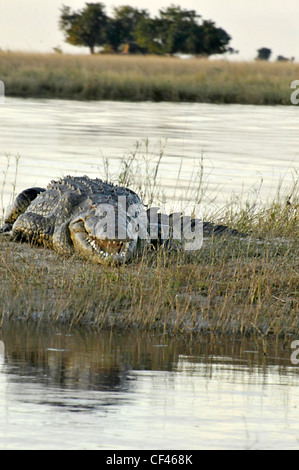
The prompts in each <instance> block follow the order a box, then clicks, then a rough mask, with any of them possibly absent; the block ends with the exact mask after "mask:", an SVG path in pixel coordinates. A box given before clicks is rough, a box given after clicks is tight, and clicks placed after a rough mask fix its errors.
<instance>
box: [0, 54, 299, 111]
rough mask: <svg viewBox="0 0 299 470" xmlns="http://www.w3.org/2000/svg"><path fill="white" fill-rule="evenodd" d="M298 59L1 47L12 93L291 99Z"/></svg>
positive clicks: (1, 74)
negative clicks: (251, 59)
mask: <svg viewBox="0 0 299 470" xmlns="http://www.w3.org/2000/svg"><path fill="white" fill-rule="evenodd" d="M298 76H299V65H298V64H295V63H267V62H229V61H227V60H218V61H214V60H213V61H212V60H207V59H191V60H181V59H178V58H173V57H157V56H135V57H132V56H119V55H112V56H107V55H95V56H86V55H58V54H57V55H55V54H37V53H36V54H33V53H31V54H29V53H21V52H20V53H17V52H0V79H1V80H2V81H3V82H4V83H5V87H6V95H7V96H20V97H37V98H38V97H39V98H40V97H45V98H65V99H83V100H86V99H94V100H101V99H105V100H128V101H144V100H151V101H191V102H211V103H244V104H290V95H291V91H292V90H291V89H290V84H291V82H292V81H293V80H295V79H297V78H298Z"/></svg>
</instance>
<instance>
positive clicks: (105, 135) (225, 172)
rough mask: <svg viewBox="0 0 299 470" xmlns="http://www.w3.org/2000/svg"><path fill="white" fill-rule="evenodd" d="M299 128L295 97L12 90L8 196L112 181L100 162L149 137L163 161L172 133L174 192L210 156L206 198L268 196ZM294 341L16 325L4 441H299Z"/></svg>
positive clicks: (285, 170) (14, 444)
mask: <svg viewBox="0 0 299 470" xmlns="http://www.w3.org/2000/svg"><path fill="white" fill-rule="evenodd" d="M298 129H299V114H298V109H297V108H296V107H295V106H290V107H270V106H269V107H263V106H238V105H225V106H218V105H211V104H188V103H181V104H174V103H117V102H74V101H59V100H32V99H28V100H21V99H11V98H10V99H9V98H7V99H6V102H5V104H4V105H1V106H0V174H1V178H2V183H1V180H0V195H1V201H0V202H1V205H2V206H6V204H7V203H8V202H9V199H10V197H11V194H12V191H13V189H15V190H16V192H17V191H20V190H22V189H24V188H25V187H29V186H34V185H38V186H44V185H46V184H47V183H48V182H49V181H50V180H51V179H53V178H57V177H59V176H62V175H65V174H74V175H79V174H87V175H89V176H91V177H92V176H99V175H100V176H103V173H104V171H103V157H104V158H106V159H108V160H109V165H110V170H111V171H113V172H116V171H117V168H118V166H119V160H120V159H121V158H122V157H123V156H124V155H126V156H129V155H130V152H131V151H133V150H134V147H135V143H136V142H137V141H139V142H141V149H140V152H139V153H138V158H140V160H141V161H142V160H143V154H144V153H146V144H145V142H144V139H148V140H149V146H148V155H149V156H150V158H153V159H155V158H157V156H158V155H159V152H160V150H161V145H162V146H163V145H164V143H165V141H166V140H167V142H166V147H165V155H164V157H163V159H162V163H161V167H160V173H159V175H160V178H161V185H162V187H163V190H165V192H166V193H167V195H168V196H169V198H170V200H171V199H172V200H174V199H175V197H176V198H178V199H180V198H181V199H183V198H186V199H188V198H187V197H186V191H187V189H186V188H188V187H189V186H190V180H192V173H193V171H194V165H195V164H196V162H200V158H201V155H203V158H204V177H203V185H204V186H205V189H206V198H205V202H206V203H207V204H209V203H210V204H214V205H215V206H216V207H217V206H219V205H220V206H221V205H223V203H224V201H225V199H227V198H229V196H230V194H231V193H232V191H234V192H235V193H236V194H241V193H244V195H245V197H246V196H247V195H248V194H251V193H253V194H255V193H256V192H257V191H258V188H259V185H260V182H261V180H263V185H262V189H261V192H260V197H261V199H262V200H263V201H265V200H266V199H267V198H268V197H273V195H274V194H275V192H276V188H277V185H278V183H279V181H282V188H283V191H288V190H289V189H290V187H291V184H292V181H293V177H294V171H296V170H298V155H299V133H298ZM160 140H161V143H160V142H159V141H160ZM17 155H19V156H20V161H19V167H18V177H17V180H16V182H15V166H14V158H15V156H17ZM128 158H129V157H128ZM7 162H9V167H7ZM291 169H293V170H294V171H293V173H292V171H291ZM178 174H179V180H178ZM2 175H3V177H2ZM192 182H193V183H194V181H193V180H192ZM14 187H15V188H14ZM297 339H298V338H297ZM293 340H294V338H290V339H289V340H286V341H285V343H280V342H279V341H277V342H272V343H271V342H270V343H269V344H268V345H267V355H266V356H265V355H264V354H263V347H262V345H261V343H260V342H258V341H257V342H254V341H252V342H244V341H243V342H238V341H234V342H231V341H225V340H224V339H219V338H218V339H214V340H211V339H210V338H209V337H200V338H197V339H195V338H194V339H193V340H190V341H189V340H187V339H186V340H185V341H183V340H182V339H178V338H169V337H162V336H156V335H153V334H145V333H141V332H134V331H133V332H132V331H131V332H113V333H112V332H103V331H102V332H90V331H87V330H71V331H65V330H63V329H59V328H53V329H47V330H46V331H45V330H42V329H36V328H31V327H28V326H26V325H25V324H21V325H18V324H13V325H10V326H5V328H3V329H2V330H1V329H0V448H1V449H29V448H34V449H54V448H57V449H66V448H70V449H81V448H82V449H175V450H177V449H217V448H218V449H262V448H263V449H265V448H269V449H277V448H284V449H298V448H299V402H298V384H299V380H298V379H299V365H294V364H293V363H292V362H291V354H292V350H291V341H293Z"/></svg>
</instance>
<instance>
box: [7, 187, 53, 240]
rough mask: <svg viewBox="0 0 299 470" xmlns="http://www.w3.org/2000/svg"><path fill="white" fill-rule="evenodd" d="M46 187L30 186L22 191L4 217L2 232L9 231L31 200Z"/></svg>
mask: <svg viewBox="0 0 299 470" xmlns="http://www.w3.org/2000/svg"><path fill="white" fill-rule="evenodd" d="M44 191H45V189H43V188H28V189H25V190H24V191H22V192H21V193H20V194H19V195H18V196H17V197H16V199H15V201H14V203H13V204H12V205H10V206H8V208H7V210H6V214H5V218H4V225H3V227H1V228H0V233H5V232H9V231H10V230H11V229H12V226H13V224H14V223H15V221H16V220H17V219H18V217H19V216H20V215H22V214H24V212H25V211H26V210H27V208H28V207H29V206H30V204H31V202H32V201H34V199H35V198H36V197H37V196H38V195H39V194H40V193H42V192H44Z"/></svg>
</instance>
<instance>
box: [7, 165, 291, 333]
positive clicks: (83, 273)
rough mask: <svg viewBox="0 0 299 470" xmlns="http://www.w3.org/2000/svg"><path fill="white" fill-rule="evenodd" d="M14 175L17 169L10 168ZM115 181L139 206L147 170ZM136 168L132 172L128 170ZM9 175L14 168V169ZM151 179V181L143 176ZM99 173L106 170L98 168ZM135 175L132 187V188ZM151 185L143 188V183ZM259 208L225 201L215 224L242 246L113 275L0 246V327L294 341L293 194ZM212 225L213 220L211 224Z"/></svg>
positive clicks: (210, 245)
mask: <svg viewBox="0 0 299 470" xmlns="http://www.w3.org/2000/svg"><path fill="white" fill-rule="evenodd" d="M16 165H17V163H16ZM134 165H135V161H134V160H132V161H131V163H130V164H129V165H128V162H127V166H125V167H122V172H121V173H120V175H119V176H120V178H121V181H122V182H123V183H126V182H130V186H131V187H133V188H134V187H135V186H137V187H138V189H139V190H140V191H141V192H142V193H143V194H144V195H147V196H148V198H154V196H155V192H156V191H159V187H158V185H157V186H156V185H155V177H157V173H158V168H157V164H156V166H154V167H153V168H152V169H149V168H147V172H148V173H147V172H146V171H145V173H144V178H143V182H144V187H142V186H140V173H139V171H137V169H136V167H135V166H134ZM137 168H139V167H137ZM16 169H17V166H16ZM152 171H154V173H152ZM107 172H108V173H109V168H107ZM133 175H135V180H134V178H133ZM150 175H153V178H152V179H151V178H150V177H149V176H150ZM296 176H297V175H296V174H295V175H294V184H293V187H292V188H290V190H289V193H288V195H284V196H282V195H281V194H280V192H279V191H278V192H277V197H276V198H275V200H274V201H273V202H271V203H270V204H268V205H267V206H264V207H261V206H256V205H255V204H254V203H251V204H250V205H249V204H248V203H246V201H245V203H242V202H240V201H239V200H238V201H237V203H236V202H235V201H231V203H230V204H229V203H228V204H227V205H226V206H225V207H224V208H223V210H222V213H219V212H218V213H217V218H218V220H220V221H221V222H223V223H226V224H228V225H230V226H232V227H236V228H238V229H239V230H241V231H246V232H248V231H250V232H251V236H248V237H247V238H239V237H232V236H226V237H225V238H224V237H222V238H219V239H209V240H206V242H205V243H204V246H203V248H202V249H201V250H200V251H199V252H197V253H192V252H191V253H183V252H182V253H176V254H167V253H166V252H164V251H163V250H161V251H160V252H155V253H149V254H146V255H144V256H143V257H142V258H140V259H136V260H134V261H133V262H132V263H131V264H129V265H127V266H121V267H113V266H112V267H102V266H98V265H94V264H91V263H89V262H85V261H83V260H82V259H80V258H78V257H76V256H73V257H71V258H62V257H61V256H58V255H57V254H56V253H55V252H52V251H49V250H47V249H43V248H36V247H31V246H29V245H27V244H17V243H12V242H9V241H8V240H7V237H4V236H2V237H0V299H1V300H0V324H1V323H2V322H4V321H6V320H7V319H10V320H12V319H19V318H21V319H25V320H28V321H37V322H41V323H43V322H50V323H51V324H55V323H59V324H61V323H65V324H67V325H91V326H93V327H95V328H107V327H109V328H111V327H121V328H128V327H134V328H138V329H147V330H150V329H155V330H159V331H163V332H170V333H184V334H185V333H194V332H201V331H211V332H217V333H219V332H221V333H229V334H240V333H243V334H249V333H252V332H258V333H259V334H260V335H262V336H263V337H264V336H265V335H267V334H273V335H278V336H279V335H282V336H283V335H287V334H296V333H297V332H298V329H299V301H298V299H299V249H298V248H299V247H298V239H299V223H298V213H299V187H298V178H297V177H296ZM214 218H215V220H216V215H215V217H214Z"/></svg>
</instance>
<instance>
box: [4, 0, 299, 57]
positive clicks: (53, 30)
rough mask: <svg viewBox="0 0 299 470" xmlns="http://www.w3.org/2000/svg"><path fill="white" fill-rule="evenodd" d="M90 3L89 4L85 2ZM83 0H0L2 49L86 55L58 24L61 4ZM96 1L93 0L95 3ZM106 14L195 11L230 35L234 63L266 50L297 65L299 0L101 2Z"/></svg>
mask: <svg viewBox="0 0 299 470" xmlns="http://www.w3.org/2000/svg"><path fill="white" fill-rule="evenodd" d="M89 2H90V3H93V1H92V0H89ZM85 3H86V2H85V1H84V0H0V7H1V8H0V48H1V49H4V50H7V49H9V50H23V51H30V52H35V51H40V52H52V51H53V48H54V47H57V46H60V47H61V48H62V50H63V52H65V53H82V52H84V53H85V52H86V53H87V52H88V50H87V49H85V48H81V47H73V46H70V45H67V44H66V43H65V42H64V36H63V33H62V32H61V31H59V27H58V21H59V15H60V8H61V6H62V4H64V5H67V6H70V7H71V8H72V9H74V10H77V9H80V8H82V7H83V6H84V5H85ZM94 3H95V2H94ZM102 3H104V5H106V12H107V13H108V15H111V13H112V8H113V7H115V6H119V5H131V6H134V7H138V8H143V9H147V10H148V11H149V12H150V13H151V14H152V15H155V14H156V13H157V12H158V11H159V9H160V8H164V7H167V6H169V5H171V4H172V3H173V4H175V5H180V6H181V7H182V8H186V9H190V10H191V9H193V10H196V12H197V13H198V14H200V15H201V16H202V17H203V18H204V19H206V20H208V19H210V20H213V21H214V22H215V23H216V25H217V26H218V27H222V28H223V29H225V31H226V32H227V33H228V34H229V35H230V36H231V37H232V41H231V43H230V46H232V47H233V48H235V49H237V50H239V54H238V55H237V56H235V57H234V58H235V60H236V59H238V60H252V59H254V58H255V57H256V55H257V53H256V51H257V49H259V48H261V47H268V48H270V49H271V50H272V57H271V59H272V60H275V59H276V57H277V56H278V55H283V56H285V57H295V58H296V61H297V62H299V27H298V18H299V0H184V1H180V0H144V1H141V0H102Z"/></svg>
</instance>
